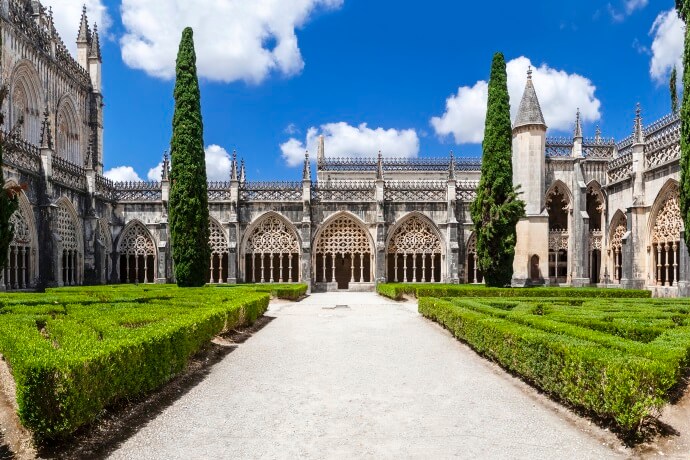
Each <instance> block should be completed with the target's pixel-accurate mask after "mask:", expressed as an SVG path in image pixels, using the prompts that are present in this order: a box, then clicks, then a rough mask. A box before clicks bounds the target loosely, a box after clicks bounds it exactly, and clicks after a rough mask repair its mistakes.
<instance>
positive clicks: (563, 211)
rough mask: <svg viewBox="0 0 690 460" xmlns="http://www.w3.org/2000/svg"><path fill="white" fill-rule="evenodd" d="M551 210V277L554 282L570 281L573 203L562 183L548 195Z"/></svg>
mask: <svg viewBox="0 0 690 460" xmlns="http://www.w3.org/2000/svg"><path fill="white" fill-rule="evenodd" d="M546 206H547V210H548V212H549V278H550V279H551V281H552V282H553V283H567V282H568V259H569V248H568V240H569V234H568V220H569V214H570V209H571V208H572V204H571V202H570V195H569V193H568V191H567V189H566V188H565V185H563V184H562V183H557V184H555V185H554V186H553V187H551V190H550V191H549V193H548V194H547V196H546Z"/></svg>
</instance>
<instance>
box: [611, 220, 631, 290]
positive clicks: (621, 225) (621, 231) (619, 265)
mask: <svg viewBox="0 0 690 460" xmlns="http://www.w3.org/2000/svg"><path fill="white" fill-rule="evenodd" d="M627 231H628V218H627V217H625V214H623V213H622V212H621V211H618V212H617V213H616V215H615V216H614V217H613V221H612V223H611V237H610V243H609V255H610V257H611V273H612V274H613V282H614V283H620V282H621V279H622V278H623V237H624V236H625V233H626V232H627Z"/></svg>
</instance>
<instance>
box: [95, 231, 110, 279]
mask: <svg viewBox="0 0 690 460" xmlns="http://www.w3.org/2000/svg"><path fill="white" fill-rule="evenodd" d="M112 252H113V238H112V235H111V234H110V224H109V223H108V220H107V219H105V218H103V219H98V222H97V224H96V265H97V271H98V273H99V275H100V276H99V277H100V280H101V283H103V284H105V283H107V282H108V281H110V271H111V267H112V261H111V257H112Z"/></svg>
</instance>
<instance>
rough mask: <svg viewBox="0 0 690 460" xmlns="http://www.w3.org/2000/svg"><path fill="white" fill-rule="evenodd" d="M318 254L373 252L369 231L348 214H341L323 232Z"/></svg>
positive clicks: (317, 244) (319, 241) (318, 244)
mask: <svg viewBox="0 0 690 460" xmlns="http://www.w3.org/2000/svg"><path fill="white" fill-rule="evenodd" d="M316 252H317V253H318V254H365V253H370V254H371V253H373V248H372V247H371V242H370V240H369V236H368V235H367V232H366V231H365V230H364V229H363V228H362V227H361V226H360V225H358V224H357V223H356V222H355V221H354V219H352V218H351V217H348V216H340V217H338V218H336V219H335V220H333V221H332V222H330V223H329V224H328V225H327V226H326V228H324V230H323V231H322V232H321V235H320V236H319V240H318V241H317V243H316Z"/></svg>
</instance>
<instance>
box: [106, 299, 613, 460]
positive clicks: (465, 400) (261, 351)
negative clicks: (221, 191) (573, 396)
mask: <svg viewBox="0 0 690 460" xmlns="http://www.w3.org/2000/svg"><path fill="white" fill-rule="evenodd" d="M340 304H346V305H348V306H349V308H335V309H333V308H332V307H334V306H336V305H340ZM324 307H326V308H324ZM328 307H330V308H328ZM268 315H269V316H274V317H276V319H275V320H274V321H272V322H271V323H270V324H268V325H267V326H266V327H265V328H264V329H262V330H261V331H259V332H258V333H257V334H256V335H255V336H253V337H251V338H250V339H249V340H248V341H247V342H245V343H243V344H241V345H240V346H239V348H238V349H237V350H235V351H234V352H232V353H230V354H229V355H228V356H227V357H225V358H224V359H223V360H222V361H221V362H220V363H218V364H217V365H216V366H215V367H214V368H213V369H212V371H211V372H210V374H209V375H208V377H207V378H206V379H205V380H204V381H202V382H201V383H200V384H198V385H197V386H196V387H194V388H192V389H191V390H190V391H189V392H188V393H186V394H184V395H183V396H182V397H181V398H180V399H178V400H177V401H176V402H175V403H174V404H172V405H171V406H170V407H168V408H167V409H166V410H165V411H164V412H163V413H162V414H161V415H160V416H158V417H157V418H155V419H154V420H152V421H151V422H149V423H148V424H147V425H146V426H144V427H143V428H142V429H141V430H140V431H139V432H138V433H137V434H136V435H134V436H133V437H131V438H130V439H129V440H127V441H126V442H125V443H124V444H123V445H122V446H121V447H120V448H119V450H117V451H115V452H114V454H113V455H112V458H117V459H151V458H166V459H172V458H185V459H186V458H259V457H261V458H297V457H300V458H348V459H349V458H376V459H379V458H448V457H460V458H486V457H490V458H530V459H538V458H545V459H547V458H548V459H552V458H559V459H563V458H578V459H581V458H592V459H594V458H596V459H600V458H615V457H618V456H625V455H626V451H625V450H623V449H622V448H621V447H620V445H619V443H618V442H617V441H616V439H615V438H614V437H613V436H612V435H610V434H609V433H607V432H605V431H603V430H601V429H599V428H597V427H596V426H593V425H591V424H590V423H588V422H587V421H585V420H582V419H580V418H578V417H577V416H574V415H572V414H570V413H569V412H568V411H567V410H565V409H563V408H561V407H560V406H558V405H557V404H555V403H552V402H551V401H549V400H548V399H546V398H544V397H543V396H541V395H539V394H538V393H537V392H536V391H534V390H532V389H531V388H530V387H528V386H527V385H525V384H523V383H522V382H521V381H519V380H518V379H515V378H513V377H511V376H509V375H507V374H506V373H505V372H503V371H502V370H500V369H499V368H498V367H496V366H495V365H493V364H491V363H489V362H487V361H485V360H483V359H481V358H479V357H478V356H477V355H476V354H474V353H473V352H472V351H471V350H470V349H469V348H467V347H466V346H464V345H463V344H461V343H459V342H458V341H456V340H455V339H453V338H452V337H451V336H450V335H449V334H448V333H447V332H446V331H444V330H443V329H441V328H440V327H438V326H437V325H435V324H433V323H431V322H429V321H427V320H426V319H424V318H422V317H421V316H419V315H418V314H417V312H416V304H414V303H412V302H407V303H395V302H391V301H387V300H385V299H382V298H380V297H378V296H376V295H374V294H356V293H347V294H315V295H312V296H311V297H309V298H308V299H305V300H304V301H302V302H300V303H297V304H286V303H276V304H273V305H272V306H271V309H270V311H269V313H268Z"/></svg>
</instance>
